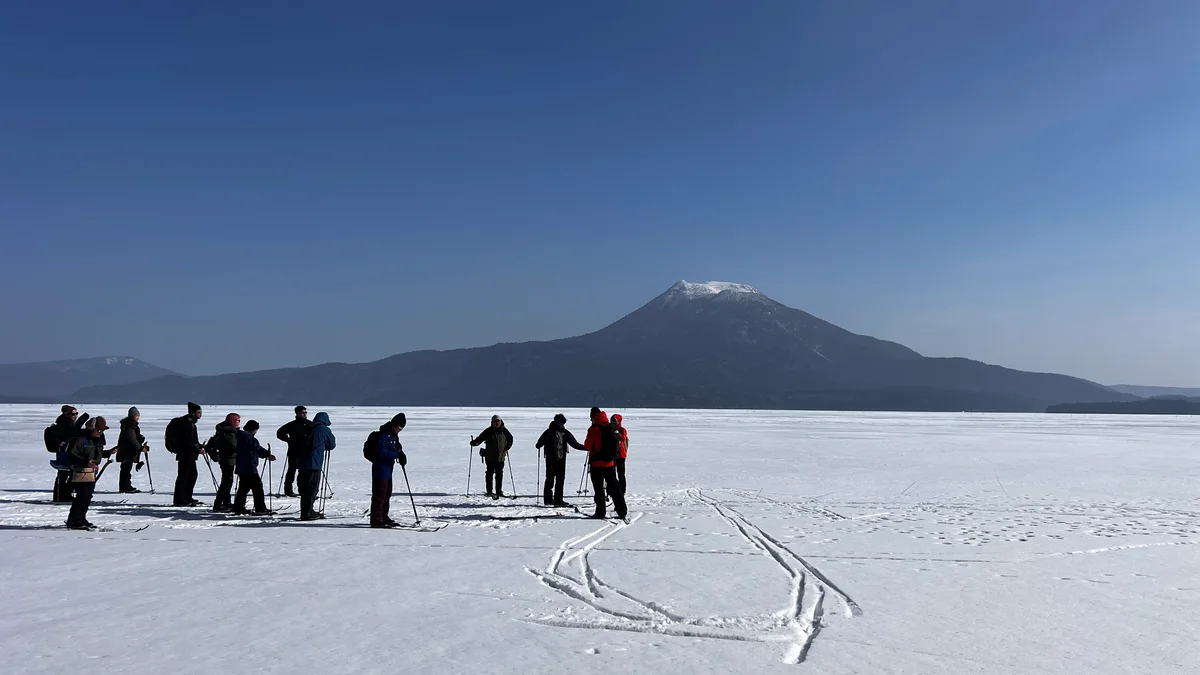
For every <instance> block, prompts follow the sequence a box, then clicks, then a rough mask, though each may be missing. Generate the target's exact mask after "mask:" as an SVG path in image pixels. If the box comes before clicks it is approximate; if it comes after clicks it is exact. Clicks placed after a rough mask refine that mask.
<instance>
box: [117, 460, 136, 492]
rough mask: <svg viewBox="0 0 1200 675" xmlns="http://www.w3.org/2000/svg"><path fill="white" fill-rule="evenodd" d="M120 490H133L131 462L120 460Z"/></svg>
mask: <svg viewBox="0 0 1200 675" xmlns="http://www.w3.org/2000/svg"><path fill="white" fill-rule="evenodd" d="M117 490H118V491H120V492H133V462H121V481H120V487H118V488H117Z"/></svg>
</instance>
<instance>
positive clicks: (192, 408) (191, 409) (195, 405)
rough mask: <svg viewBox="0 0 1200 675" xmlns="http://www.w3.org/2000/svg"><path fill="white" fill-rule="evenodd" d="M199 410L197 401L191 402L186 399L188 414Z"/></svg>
mask: <svg viewBox="0 0 1200 675" xmlns="http://www.w3.org/2000/svg"><path fill="white" fill-rule="evenodd" d="M199 410H200V404H199V403H192V402H191V401H188V414H189V415H191V414H192V413H194V412H198V411H199Z"/></svg>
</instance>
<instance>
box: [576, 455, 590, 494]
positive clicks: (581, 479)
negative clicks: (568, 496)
mask: <svg viewBox="0 0 1200 675" xmlns="http://www.w3.org/2000/svg"><path fill="white" fill-rule="evenodd" d="M587 468H588V465H587V459H586V458H585V459H584V461H583V474H582V475H581V476H579V489H578V490H576V491H575V494H577V495H582V494H583V481H584V480H586V479H587Z"/></svg>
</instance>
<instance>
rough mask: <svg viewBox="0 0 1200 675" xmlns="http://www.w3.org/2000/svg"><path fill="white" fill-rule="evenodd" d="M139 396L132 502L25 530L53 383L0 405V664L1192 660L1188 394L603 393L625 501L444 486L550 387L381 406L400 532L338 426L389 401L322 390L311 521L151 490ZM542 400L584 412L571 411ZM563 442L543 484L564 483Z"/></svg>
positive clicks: (44, 516) (207, 667) (580, 420)
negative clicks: (695, 403) (42, 402)
mask: <svg viewBox="0 0 1200 675" xmlns="http://www.w3.org/2000/svg"><path fill="white" fill-rule="evenodd" d="M138 407H139V409H140V410H141V412H142V428H143V430H144V431H146V432H147V436H148V437H149V439H150V442H151V444H152V458H153V459H152V461H153V464H152V468H153V470H154V478H155V487H157V488H158V490H159V493H158V494H154V495H148V494H143V495H134V496H132V497H131V498H130V499H129V502H128V503H126V504H116V503H115V502H117V501H118V500H119V499H120V498H121V497H122V496H121V495H116V494H112V491H113V490H114V489H115V487H116V480H117V467H116V466H113V467H111V468H110V469H109V470H108V472H107V473H105V474H104V478H103V479H102V480H101V483H100V486H99V494H97V498H96V501H97V505H96V506H95V507H94V509H93V510H92V513H91V516H90V518H91V520H93V521H94V522H96V523H97V524H100V525H106V526H111V527H133V526H138V525H142V524H150V527H149V529H147V530H145V531H143V532H139V533H128V532H113V533H101V532H97V533H78V532H68V531H64V530H54V529H46V526H52V525H55V524H58V523H61V522H62V521H63V520H64V518H65V514H66V510H67V509H66V507H62V506H53V505H47V504H44V503H42V502H43V501H44V500H47V499H48V498H49V496H50V494H49V487H50V484H51V481H52V477H53V472H52V471H51V469H50V468H49V466H48V465H47V461H48V458H49V454H48V453H46V452H45V450H44V449H43V448H42V447H41V438H40V434H41V429H42V428H43V427H44V426H45V425H47V424H48V423H49V422H50V421H51V420H53V418H54V417H55V416H56V414H57V412H58V411H57V408H56V407H55V406H0V466H2V467H3V471H0V546H3V549H4V551H5V554H4V557H3V559H2V560H3V563H2V567H0V570H2V576H0V596H2V597H3V608H4V613H3V615H2V617H0V638H2V644H3V649H2V650H0V671H2V672H5V673H71V672H75V671H77V670H78V669H79V668H80V667H85V668H87V669H88V670H89V671H90V672H105V673H108V672H113V673H115V672H124V673H154V674H160V673H168V672H169V673H213V672H237V673H250V672H265V673H298V672H313V673H373V672H379V673H383V672H389V673H390V672H424V673H463V672H468V673H483V672H486V673H567V672H571V673H580V672H619V673H656V674H662V673H689V674H692V673H764V672H807V673H845V674H849V673H954V674H958V673H1014V674H1015V673H1022V674H1025V673H1068V674H1071V675H1075V674H1080V675H1081V674H1084V673H1089V674H1090V673H1126V672H1139V673H1195V672H1200V646H1198V645H1197V642H1196V639H1195V636H1196V635H1197V634H1200V562H1197V560H1198V555H1200V549H1196V548H1193V546H1195V545H1196V544H1198V543H1200V523H1198V519H1200V499H1198V497H1197V492H1196V490H1197V488H1196V486H1197V485H1200V469H1198V468H1197V467H1198V466H1200V447H1198V446H1197V443H1196V441H1195V438H1196V435H1195V423H1194V421H1192V420H1190V419H1187V418H1165V417H1154V418H1134V417H1101V416H1094V417H1093V416H1086V417H1080V416H1050V415H968V414H961V415H938V414H887V413H836V414H835V413H803V412H746V411H704V412H696V411H692V412H688V411H662V410H653V411H648V410H622V411H620V412H622V413H623V414H624V415H625V423H626V425H627V427H628V428H629V432H630V438H631V447H630V459H629V484H630V514H631V522H630V524H628V525H625V524H613V523H602V522H596V521H589V520H582V519H574V518H572V519H565V518H564V519H542V520H533V519H531V518H530V519H524V520H522V519H513V520H495V519H493V516H504V517H509V518H519V517H521V516H534V515H542V514H545V513H547V510H545V509H543V508H541V507H539V506H537V505H536V504H535V502H536V500H535V499H533V498H530V497H522V498H520V499H517V500H512V501H508V500H504V501H501V502H493V501H491V500H485V499H483V498H481V497H478V496H471V497H465V496H463V490H464V488H465V483H466V471H467V466H466V464H467V463H468V462H469V461H473V463H472V476H471V481H472V490H473V491H474V492H479V491H480V489H481V487H482V480H483V474H482V471H481V470H480V469H481V467H480V465H479V463H478V459H477V458H476V459H472V458H475V457H476V456H475V455H474V454H473V453H472V451H470V450H468V448H467V445H466V442H467V440H468V437H469V435H470V434H475V433H478V432H479V431H480V430H481V429H483V428H484V427H485V426H486V424H487V421H488V418H489V416H490V415H491V414H492V413H493V412H498V413H500V414H501V415H503V416H504V417H505V420H506V421H507V423H508V426H509V428H510V429H511V430H512V432H513V434H514V436H515V437H516V445H515V448H514V450H513V453H514V454H513V456H512V459H511V461H510V469H513V470H515V474H513V475H514V477H515V479H516V485H517V488H518V490H519V491H520V493H521V494H522V495H529V494H530V493H531V492H533V491H534V483H535V476H534V473H535V457H536V454H535V451H534V449H533V443H534V441H535V440H536V439H537V436H538V435H539V434H540V432H541V431H542V430H543V429H544V428H545V423H546V422H547V421H548V419H549V418H550V416H551V415H552V414H553V413H554V412H557V411H549V410H527V409H526V410H468V409H407V410H406V411H405V412H407V413H408V419H409V426H408V428H407V429H406V430H405V431H404V432H403V434H402V440H403V442H404V445H405V450H406V451H407V453H408V456H409V466H408V469H409V471H408V475H409V478H410V479H411V480H412V487H413V490H414V493H415V495H414V498H415V501H416V505H417V509H418V510H419V511H420V513H421V515H422V519H423V520H426V521H431V522H432V521H440V522H443V523H448V526H447V527H446V528H445V529H443V530H441V531H439V532H434V533H422V532H408V531H379V530H370V529H367V528H366V527H365V524H366V522H365V518H364V517H363V516H362V513H363V510H364V509H365V508H366V506H367V503H368V499H369V484H368V477H369V468H368V465H367V463H366V462H365V461H364V460H363V459H362V456H361V454H360V451H359V448H360V446H361V443H362V440H363V438H364V437H365V436H366V434H367V433H368V432H369V431H370V430H371V429H373V428H375V427H376V426H377V425H378V424H379V423H381V422H382V421H384V420H386V419H388V418H389V417H390V416H391V414H392V413H393V412H395V411H394V410H392V409H386V410H385V409H369V408H331V409H329V413H330V416H331V418H332V419H333V430H334V432H335V433H336V434H337V437H338V442H339V444H340V445H339V447H338V449H336V450H334V452H333V455H332V457H333V459H332V462H331V467H330V469H331V470H330V482H331V484H332V487H333V491H334V493H335V494H334V498H333V500H332V501H330V502H329V504H328V507H327V514H328V515H329V516H330V519H329V520H327V521H324V522H320V523H300V522H296V521H291V522H270V521H258V520H236V519H228V518H226V517H224V516H218V515H214V514H211V513H209V512H206V511H204V510H200V509H178V508H174V507H171V506H168V504H169V503H170V497H169V495H168V494H167V493H168V492H170V490H171V487H172V483H173V480H174V474H175V472H174V468H175V467H174V466H173V462H172V461H170V456H169V455H168V454H166V453H165V452H163V451H162V449H161V447H162V443H161V435H162V429H163V428H164V427H165V425H166V422H167V420H168V419H169V418H170V417H171V416H174V415H177V414H181V413H182V411H181V410H179V409H178V408H177V407H175V406H172V407H159V406H146V405H139V406H138ZM127 408H128V406H95V407H91V408H88V409H87V411H88V412H90V413H92V414H93V415H96V414H103V415H105V416H106V417H108V418H109V419H110V420H117V419H120V418H121V417H122V416H123V413H124V412H125V410H126V409H127ZM310 409H312V410H313V412H316V411H317V408H315V407H313V408H310ZM230 410H238V411H239V412H240V413H241V414H242V419H243V420H249V419H251V418H254V419H257V420H259V421H260V422H262V424H263V427H264V429H263V432H262V434H261V436H262V440H264V441H267V440H270V439H272V436H273V434H272V433H271V432H273V430H274V429H275V428H277V427H278V426H279V425H280V424H282V423H284V422H286V421H287V420H288V419H290V417H291V413H290V409H287V408H254V407H231V406H220V405H210V406H207V407H206V415H205V418H204V420H203V421H202V425H203V426H202V429H203V430H204V431H205V432H207V433H211V428H212V425H213V424H215V423H216V422H217V421H218V420H220V419H221V417H222V416H223V414H224V413H225V412H228V411H230ZM563 412H564V413H566V414H567V416H568V417H569V418H571V422H570V423H569V425H568V426H569V427H570V428H571V429H572V430H573V431H575V433H576V434H577V435H578V436H580V437H582V436H583V433H584V430H585V428H586V424H585V422H584V418H585V417H586V413H585V412H583V411H572V410H566V411H563ZM610 412H612V411H610ZM113 426H116V425H115V423H114V424H113ZM110 433H112V434H113V437H110V441H115V431H114V432H110ZM207 433H206V435H207ZM273 445H274V446H275V447H276V450H277V451H278V454H279V455H280V457H281V458H282V451H281V449H280V448H279V447H278V445H279V444H278V443H277V442H275V443H273ZM580 460H581V455H580V453H572V454H571V455H570V458H569V464H568V472H567V485H568V490H567V493H568V499H569V500H570V501H573V502H574V503H576V504H579V505H580V506H581V507H583V508H585V509H586V508H588V507H589V504H588V503H587V500H586V499H585V498H583V497H578V496H576V494H575V493H576V488H577V487H578V485H579V479H580V471H581V467H582V465H581V462H580ZM281 468H282V461H280V462H277V463H276V465H275V466H274V468H273V473H274V476H273V477H274V479H275V481H278V478H279V470H280V469H281ZM200 473H201V480H200V483H199V490H198V494H199V496H200V498H201V499H204V500H205V501H210V500H211V491H212V488H211V482H210V481H209V478H208V472H207V470H206V469H205V467H204V466H203V463H201V467H200ZM146 478H147V477H146V472H145V471H144V470H143V471H142V472H141V473H139V474H136V476H135V481H136V484H137V485H139V486H140V487H142V488H143V489H145V488H147V487H148V483H147V481H146ZM510 480H511V479H510V478H509V477H508V476H506V478H505V482H506V487H507V486H510V485H511V483H510ZM396 484H397V488H398V494H397V495H396V497H395V498H394V499H393V501H392V514H393V516H395V517H397V518H398V519H405V520H411V515H412V507H411V506H410V504H409V501H408V497H407V495H406V494H405V493H404V479H403V477H402V476H401V474H400V473H399V472H398V473H397V478H396ZM508 489H509V490H510V491H511V490H512V488H511V487H508ZM281 501H285V502H287V503H294V500H276V504H277V505H278V504H279V503H280V502H281ZM572 515H574V514H572ZM600 669H604V670H600Z"/></svg>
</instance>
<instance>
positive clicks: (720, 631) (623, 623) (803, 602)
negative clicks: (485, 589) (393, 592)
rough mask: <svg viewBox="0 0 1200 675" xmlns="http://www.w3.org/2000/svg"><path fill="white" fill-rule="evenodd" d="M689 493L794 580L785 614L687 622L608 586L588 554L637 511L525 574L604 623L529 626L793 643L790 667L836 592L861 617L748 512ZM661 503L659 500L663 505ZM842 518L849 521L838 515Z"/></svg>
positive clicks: (567, 544) (851, 608)
mask: <svg viewBox="0 0 1200 675" xmlns="http://www.w3.org/2000/svg"><path fill="white" fill-rule="evenodd" d="M683 494H684V496H686V497H687V499H688V500H690V501H691V502H692V503H695V504H702V505H706V506H708V507H710V508H711V509H712V510H713V511H714V512H715V513H716V514H717V515H718V516H720V517H721V518H722V519H723V520H724V521H725V522H726V523H727V524H728V525H729V526H730V527H732V528H733V529H734V530H736V531H737V532H738V533H739V534H740V536H741V537H742V538H743V539H744V540H745V541H746V542H748V543H749V544H750V545H751V546H753V547H754V548H756V549H758V550H759V551H760V552H761V553H762V554H764V555H766V556H767V557H769V558H770V559H771V560H773V561H774V562H775V564H776V565H777V566H778V568H779V569H780V570H781V571H782V572H783V573H784V574H786V575H787V576H788V578H789V579H791V582H792V583H791V594H790V596H789V598H788V603H787V606H786V607H785V608H784V609H782V610H780V611H776V612H773V613H765V614H761V615H757V616H707V617H694V616H685V615H683V614H681V613H677V612H675V611H672V610H671V609H670V608H668V607H665V606H663V605H662V604H659V603H656V602H654V601H652V600H646V599H643V598H641V597H638V596H637V595H635V594H633V593H632V592H629V591H626V590H623V589H621V588H619V587H618V586H616V585H614V584H611V583H608V582H605V581H604V580H603V579H601V577H600V576H599V574H597V572H596V569H595V568H594V567H593V565H592V563H591V560H590V555H591V554H592V552H593V551H595V550H596V549H597V548H598V547H599V546H600V545H601V544H602V543H604V542H605V541H606V540H608V539H610V538H611V537H614V535H616V534H618V533H620V532H623V531H625V530H626V529H628V528H629V527H631V526H632V525H633V524H634V523H636V522H637V521H638V520H639V519H641V517H642V516H643V515H644V514H643V513H638V514H636V515H635V516H634V517H633V518H631V519H630V521H629V523H618V524H609V525H606V526H604V527H601V528H599V529H597V530H594V531H592V532H589V533H587V534H584V535H581V536H577V537H573V538H570V539H567V540H566V541H564V542H562V543H561V544H560V545H559V546H558V548H556V549H555V550H554V552H553V553H552V554H551V556H550V562H549V564H548V565H547V566H546V568H545V569H544V570H535V569H533V568H528V567H527V568H526V571H528V572H529V573H530V574H532V575H533V576H534V577H536V578H537V579H538V580H539V581H540V582H542V584H544V585H545V586H547V587H548V588H551V589H553V590H555V591H557V592H559V593H561V594H562V595H565V596H566V597H568V598H570V599H571V600H574V601H577V602H580V603H582V604H583V605H585V606H586V607H587V608H588V609H590V610H593V611H595V612H596V613H598V614H600V615H601V617H600V618H598V619H597V620H594V621H584V620H580V619H565V618H560V617H551V618H547V617H530V618H527V619H524V620H525V621H528V622H530V623H535V624H539V625H544V626H552V627H559V628H584V629H591V630H618V631H630V632H638V633H648V634H658V635H668V636H676V637H685V638H702V639H714V640H730V641H737V642H772V643H774V642H788V643H789V645H788V647H787V649H786V651H785V653H784V654H783V656H782V659H781V660H782V661H783V662H784V663H787V664H799V663H803V662H804V660H805V659H806V658H807V656H808V653H809V650H810V649H811V648H812V645H813V641H814V640H815V639H816V637H817V635H818V633H820V631H821V628H822V625H823V621H824V620H825V614H824V604H825V598H826V595H827V594H833V595H834V596H835V597H836V598H837V599H838V601H839V602H840V603H841V605H842V607H843V608H844V614H845V616H846V617H847V618H852V617H855V616H859V615H861V614H862V610H861V608H860V607H859V606H858V604H857V603H856V602H855V601H854V600H852V599H851V598H850V597H849V596H848V595H846V594H845V593H844V592H843V591H842V590H841V589H840V588H838V587H837V586H836V585H834V584H833V583H832V582H831V581H829V579H828V578H827V577H826V576H825V575H824V574H822V573H821V572H820V571H819V570H817V568H816V567H815V566H813V565H812V564H811V563H809V562H808V561H806V560H804V559H803V558H801V557H800V556H798V555H796V553H795V552H793V551H792V550H791V549H789V548H788V547H787V546H786V545H784V544H783V543H781V542H780V541H779V540H778V539H776V538H775V537H773V536H771V535H769V534H767V533H766V532H765V531H763V530H762V529H761V528H760V527H758V526H757V525H755V524H753V523H751V522H750V521H749V520H748V519H747V518H746V517H745V516H744V515H743V514H741V513H740V512H738V511H736V510H735V509H733V508H732V507H730V506H728V505H727V504H724V503H722V502H721V501H720V500H718V499H716V498H714V497H710V496H708V495H705V494H704V493H702V492H701V491H700V490H698V489H691V490H687V491H685V492H684V493H683ZM661 502H662V497H661V496H660V497H659V498H658V503H661ZM765 503H770V504H773V505H777V506H778V505H781V504H782V503H780V502H776V501H775V500H767V501H766V502H765ZM803 512H805V513H808V514H809V515H814V514H819V515H821V516H823V517H825V518H831V516H830V515H829V514H827V513H821V512H819V511H815V510H805V511H803ZM831 519H832V518H831ZM838 519H844V517H841V516H839V517H838ZM622 550H624V549H622ZM571 562H575V563H576V574H575V576H571V575H570V574H568V573H567V571H566V570H565V569H564V567H567V566H569V565H570V563H571Z"/></svg>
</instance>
